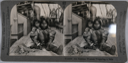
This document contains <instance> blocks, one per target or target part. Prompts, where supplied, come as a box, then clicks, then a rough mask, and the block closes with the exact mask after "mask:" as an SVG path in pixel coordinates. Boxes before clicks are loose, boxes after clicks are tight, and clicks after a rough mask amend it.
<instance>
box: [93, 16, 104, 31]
mask: <svg viewBox="0 0 128 63" xmlns="http://www.w3.org/2000/svg"><path fill="white" fill-rule="evenodd" d="M96 22H98V23H99V24H100V27H99V28H98V29H100V28H101V26H102V25H101V21H100V19H98V18H97V19H95V20H94V22H93V28H94V29H96V28H95V26H94V25H95V23H96Z"/></svg>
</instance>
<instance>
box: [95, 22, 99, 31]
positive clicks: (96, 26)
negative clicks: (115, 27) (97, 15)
mask: <svg viewBox="0 0 128 63" xmlns="http://www.w3.org/2000/svg"><path fill="white" fill-rule="evenodd" d="M94 27H95V28H96V29H98V28H99V27H100V23H99V22H98V21H96V22H95V24H94Z"/></svg>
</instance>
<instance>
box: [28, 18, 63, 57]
mask: <svg viewBox="0 0 128 63" xmlns="http://www.w3.org/2000/svg"><path fill="white" fill-rule="evenodd" d="M55 35H56V32H55V31H54V30H51V28H50V27H49V25H48V21H46V19H45V18H44V17H41V18H40V20H37V19H36V20H34V23H33V26H32V30H31V32H30V38H31V39H32V41H33V43H34V44H33V45H31V46H30V48H31V49H41V50H42V49H43V48H45V49H46V50H47V51H53V52H54V53H56V54H58V55H61V54H62V51H63V46H62V45H60V46H59V47H57V46H55V45H54V44H53V40H54V38H55Z"/></svg>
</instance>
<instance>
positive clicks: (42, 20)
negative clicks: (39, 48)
mask: <svg viewBox="0 0 128 63" xmlns="http://www.w3.org/2000/svg"><path fill="white" fill-rule="evenodd" d="M44 21H45V22H46V24H47V26H46V28H45V29H47V28H48V22H47V21H46V19H44V18H41V22H40V28H41V29H43V28H42V26H41V24H42V23H43V22H44Z"/></svg>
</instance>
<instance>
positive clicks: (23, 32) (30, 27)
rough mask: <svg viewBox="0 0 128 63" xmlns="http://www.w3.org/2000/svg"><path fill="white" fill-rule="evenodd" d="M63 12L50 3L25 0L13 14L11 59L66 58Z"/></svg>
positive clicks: (15, 6)
mask: <svg viewBox="0 0 128 63" xmlns="http://www.w3.org/2000/svg"><path fill="white" fill-rule="evenodd" d="M63 27H64V26H63V9H62V8H61V6H60V5H58V4H56V3H53V2H49V1H24V2H20V3H18V4H16V5H14V6H13V8H12V10H11V14H10V50H9V55H10V56H62V55H63V43H64V40H63V37H64V34H63Z"/></svg>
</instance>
